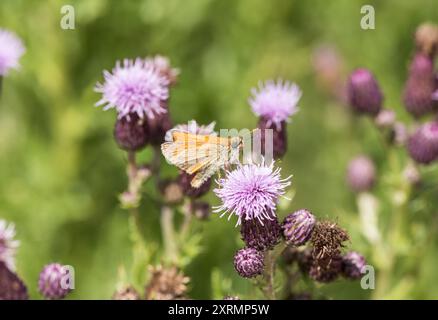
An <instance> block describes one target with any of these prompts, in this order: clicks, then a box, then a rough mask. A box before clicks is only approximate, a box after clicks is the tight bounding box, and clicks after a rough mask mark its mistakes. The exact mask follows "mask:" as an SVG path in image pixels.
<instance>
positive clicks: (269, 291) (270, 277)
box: [262, 242, 286, 300]
mask: <svg viewBox="0 0 438 320" xmlns="http://www.w3.org/2000/svg"><path fill="white" fill-rule="evenodd" d="M285 247H286V245H285V244H284V243H283V242H282V243H280V244H279V245H278V246H277V247H275V248H274V250H272V251H267V252H266V253H265V270H264V271H263V279H264V286H263V288H262V291H263V293H264V295H265V297H266V299H268V300H275V299H276V292H275V267H276V262H277V258H278V257H279V255H280V254H281V253H282V252H283V250H284V249H285Z"/></svg>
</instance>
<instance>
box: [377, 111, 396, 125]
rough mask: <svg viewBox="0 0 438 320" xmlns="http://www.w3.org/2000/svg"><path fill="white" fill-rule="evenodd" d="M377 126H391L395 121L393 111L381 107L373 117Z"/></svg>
mask: <svg viewBox="0 0 438 320" xmlns="http://www.w3.org/2000/svg"><path fill="white" fill-rule="evenodd" d="M374 122H375V123H376V125H377V126H378V127H379V128H391V127H392V126H393V125H394V123H395V112H394V111H393V110H389V109H382V110H380V112H379V113H378V115H377V116H376V118H375V119H374Z"/></svg>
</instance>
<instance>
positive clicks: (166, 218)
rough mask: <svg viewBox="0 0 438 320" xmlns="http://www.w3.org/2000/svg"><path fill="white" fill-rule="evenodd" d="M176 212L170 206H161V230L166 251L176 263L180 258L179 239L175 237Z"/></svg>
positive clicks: (170, 259)
mask: <svg viewBox="0 0 438 320" xmlns="http://www.w3.org/2000/svg"><path fill="white" fill-rule="evenodd" d="M173 217H174V212H173V210H172V209H171V208H170V207H168V206H165V205H164V206H163V207H162V208H161V232H162V236H163V242H164V252H165V256H166V258H167V259H168V260H169V261H170V262H172V263H176V262H177V260H178V250H177V241H176V237H175V229H174V225H173Z"/></svg>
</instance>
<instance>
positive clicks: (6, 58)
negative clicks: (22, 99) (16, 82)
mask: <svg viewBox="0 0 438 320" xmlns="http://www.w3.org/2000/svg"><path fill="white" fill-rule="evenodd" d="M25 51H26V49H25V48H24V46H23V43H22V42H21V40H20V38H18V37H17V36H16V35H15V33H13V32H11V31H8V30H5V29H0V77H3V76H6V75H7V74H8V72H9V70H10V69H18V68H19V67H20V63H19V60H20V58H21V56H22V55H23V54H24V52H25Z"/></svg>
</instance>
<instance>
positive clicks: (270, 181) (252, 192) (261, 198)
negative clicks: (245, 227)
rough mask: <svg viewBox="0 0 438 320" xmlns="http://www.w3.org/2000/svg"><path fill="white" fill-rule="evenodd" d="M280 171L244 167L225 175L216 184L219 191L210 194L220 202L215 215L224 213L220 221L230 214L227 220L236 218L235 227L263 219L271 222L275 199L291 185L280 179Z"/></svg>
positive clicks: (287, 181)
mask: <svg viewBox="0 0 438 320" xmlns="http://www.w3.org/2000/svg"><path fill="white" fill-rule="evenodd" d="M280 171H281V169H280V168H276V169H275V170H274V166H273V163H272V164H271V165H270V166H266V165H264V164H262V165H255V164H247V165H242V166H240V167H238V168H237V169H235V170H233V171H227V172H226V176H225V178H222V179H220V180H219V181H217V183H218V186H219V188H216V189H214V190H213V191H214V193H215V194H216V195H217V196H218V197H219V198H220V199H221V200H222V205H220V206H217V207H216V208H215V210H214V212H223V213H222V214H221V217H222V216H223V215H224V214H227V213H229V217H228V219H230V218H231V216H232V215H233V214H234V215H236V216H237V217H238V220H237V223H236V225H239V224H240V223H241V222H242V219H245V220H252V219H257V220H258V221H259V222H260V223H261V224H263V220H265V219H267V220H272V219H274V218H275V208H276V204H277V199H278V197H279V196H283V195H284V193H285V191H284V189H285V188H286V187H287V186H289V185H290V184H291V183H290V181H289V180H290V178H291V177H290V176H289V177H287V178H285V179H281V177H280Z"/></svg>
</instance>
